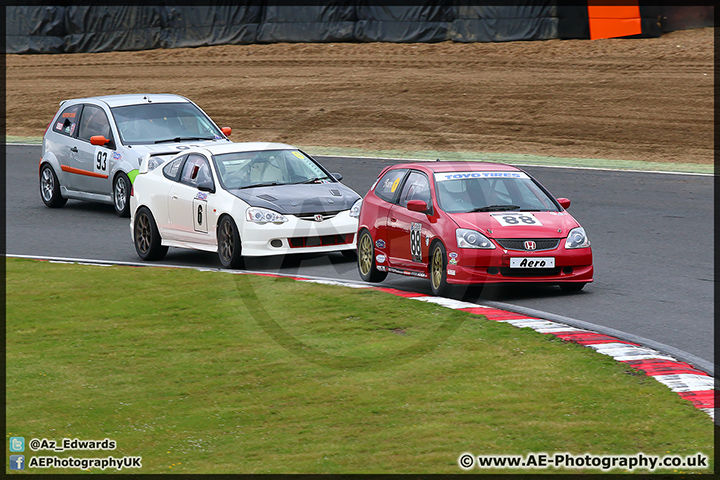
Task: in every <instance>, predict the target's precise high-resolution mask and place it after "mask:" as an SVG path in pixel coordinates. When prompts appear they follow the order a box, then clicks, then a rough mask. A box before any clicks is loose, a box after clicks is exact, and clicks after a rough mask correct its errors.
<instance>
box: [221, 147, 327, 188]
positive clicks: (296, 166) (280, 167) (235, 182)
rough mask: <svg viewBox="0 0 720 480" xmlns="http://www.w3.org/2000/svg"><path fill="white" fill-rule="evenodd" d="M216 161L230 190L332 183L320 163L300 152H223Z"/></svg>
mask: <svg viewBox="0 0 720 480" xmlns="http://www.w3.org/2000/svg"><path fill="white" fill-rule="evenodd" d="M213 159H214V160H215V165H216V167H217V171H218V175H219V176H220V180H221V181H222V183H223V185H224V186H225V188H227V189H235V188H250V187H256V186H269V185H286V184H300V183H328V182H331V181H332V179H331V178H330V176H329V175H328V174H327V173H325V171H324V170H323V169H322V168H321V167H320V166H319V165H318V164H317V163H315V162H314V161H313V160H311V159H310V158H308V157H307V156H305V155H304V154H303V153H302V152H300V151H298V150H262V151H253V152H234V153H223V154H219V155H214V156H213Z"/></svg>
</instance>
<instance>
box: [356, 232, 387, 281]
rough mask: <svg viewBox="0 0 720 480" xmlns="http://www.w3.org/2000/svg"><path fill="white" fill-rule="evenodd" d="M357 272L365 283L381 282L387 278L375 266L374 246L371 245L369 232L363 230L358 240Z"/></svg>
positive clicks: (371, 240) (385, 273)
mask: <svg viewBox="0 0 720 480" xmlns="http://www.w3.org/2000/svg"><path fill="white" fill-rule="evenodd" d="M357 253H358V272H359V273H360V277H361V278H362V279H363V280H364V281H366V282H372V283H375V282H382V281H383V280H385V277H387V272H381V271H380V270H378V269H377V266H376V265H375V245H374V244H373V239H372V236H371V235H370V232H368V231H367V230H365V229H363V230H362V231H361V232H360V238H359V239H358V247H357Z"/></svg>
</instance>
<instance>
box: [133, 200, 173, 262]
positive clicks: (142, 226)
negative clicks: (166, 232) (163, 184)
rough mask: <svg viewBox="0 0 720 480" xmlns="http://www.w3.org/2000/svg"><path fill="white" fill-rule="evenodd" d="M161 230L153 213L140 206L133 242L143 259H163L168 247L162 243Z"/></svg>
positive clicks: (136, 216)
mask: <svg viewBox="0 0 720 480" xmlns="http://www.w3.org/2000/svg"><path fill="white" fill-rule="evenodd" d="M161 242H162V238H160V231H159V230H158V228H157V223H155V218H153V215H152V213H151V212H150V210H149V209H148V208H147V207H140V208H138V210H137V212H136V213H135V219H134V225H133V243H134V244H135V251H136V252H137V254H138V256H139V257H140V258H142V259H143V260H148V261H152V260H161V259H163V258H164V257H165V254H166V253H167V251H168V247H166V246H163V245H162V244H161Z"/></svg>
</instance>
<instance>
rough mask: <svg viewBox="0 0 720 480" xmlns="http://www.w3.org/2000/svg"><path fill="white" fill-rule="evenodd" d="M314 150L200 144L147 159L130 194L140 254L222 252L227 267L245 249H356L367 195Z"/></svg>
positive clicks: (255, 252)
mask: <svg viewBox="0 0 720 480" xmlns="http://www.w3.org/2000/svg"><path fill="white" fill-rule="evenodd" d="M341 179H342V176H341V175H340V174H338V173H332V174H331V173H329V172H328V171H327V170H326V169H325V168H324V167H322V166H321V165H320V164H319V163H318V162H316V161H315V160H314V159H313V158H311V157H310V156H309V155H307V154H305V153H304V152H302V151H300V150H298V149H297V148H295V147H293V146H291V145H286V144H282V143H257V142H253V143H232V144H225V145H221V144H219V145H212V146H208V147H204V148H193V149H190V150H187V151H186V152H184V153H182V154H179V155H177V156H175V157H173V158H171V159H170V160H166V161H162V162H158V161H157V160H156V159H155V158H154V157H152V156H151V155H150V154H147V155H146V156H145V158H144V159H143V161H142V163H141V166H140V172H139V173H138V175H137V177H136V178H135V183H134V185H133V190H132V192H131V196H130V209H131V218H130V230H131V234H132V239H133V242H134V244H135V250H136V251H137V254H138V255H139V256H140V258H142V259H143V260H159V259H161V258H163V257H164V256H165V254H166V253H167V250H168V247H181V248H191V249H197V250H204V251H208V252H217V253H218V256H219V258H220V263H221V264H222V266H223V267H225V268H242V267H243V257H244V256H266V255H279V254H290V253H315V252H318V253H322V252H333V251H340V252H343V254H345V255H346V256H348V257H350V258H354V257H355V246H356V242H355V233H356V232H357V226H358V217H359V215H360V204H361V201H360V195H358V194H357V193H356V192H354V191H353V190H352V189H350V188H349V187H347V186H345V185H343V184H342V183H340V180H341Z"/></svg>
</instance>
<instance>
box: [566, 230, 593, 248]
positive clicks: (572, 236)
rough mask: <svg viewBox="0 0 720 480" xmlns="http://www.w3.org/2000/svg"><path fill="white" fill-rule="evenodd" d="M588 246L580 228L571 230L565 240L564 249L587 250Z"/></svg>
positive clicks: (585, 236) (583, 231)
mask: <svg viewBox="0 0 720 480" xmlns="http://www.w3.org/2000/svg"><path fill="white" fill-rule="evenodd" d="M589 246H590V240H588V237H587V235H586V234H585V230H583V228H582V227H577V228H573V229H572V230H570V233H568V236H567V239H565V248H587V247H589Z"/></svg>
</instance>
